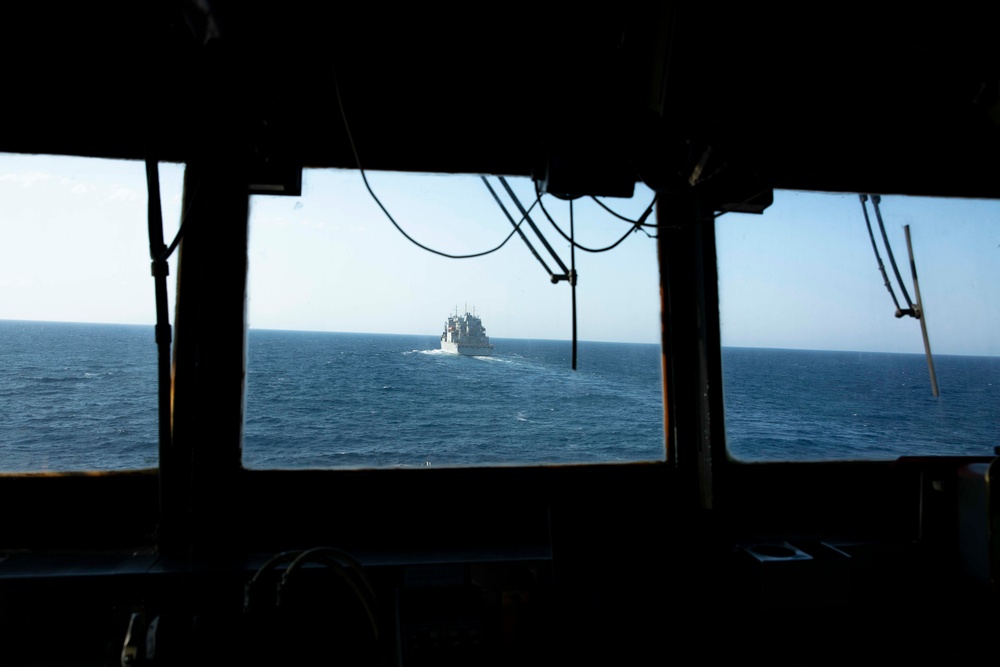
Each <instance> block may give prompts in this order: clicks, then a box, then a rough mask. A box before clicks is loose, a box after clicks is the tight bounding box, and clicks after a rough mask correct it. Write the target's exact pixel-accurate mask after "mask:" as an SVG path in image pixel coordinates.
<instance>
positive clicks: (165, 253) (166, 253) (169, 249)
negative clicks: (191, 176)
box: [160, 181, 201, 261]
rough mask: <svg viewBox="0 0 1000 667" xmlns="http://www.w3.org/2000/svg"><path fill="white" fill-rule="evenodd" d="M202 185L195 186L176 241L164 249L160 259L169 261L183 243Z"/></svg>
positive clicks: (182, 217)
mask: <svg viewBox="0 0 1000 667" xmlns="http://www.w3.org/2000/svg"><path fill="white" fill-rule="evenodd" d="M200 185H201V181H199V182H198V183H196V184H195V186H194V192H192V193H191V196H190V197H189V198H188V204H187V208H186V209H184V212H183V213H182V214H181V224H180V226H178V228H177V234H176V235H174V240H173V241H171V242H170V245H169V246H167V247H166V248H164V250H163V253H162V254H161V255H160V259H163V260H164V261H165V260H168V259H170V256H171V255H172V254H174V250H176V249H177V245H178V244H179V243H180V242H181V239H182V238H183V237H184V228H185V227H186V226H187V221H188V214H189V213H190V212H191V207H192V206H194V200H195V198H196V197H197V196H198V187H199V186H200Z"/></svg>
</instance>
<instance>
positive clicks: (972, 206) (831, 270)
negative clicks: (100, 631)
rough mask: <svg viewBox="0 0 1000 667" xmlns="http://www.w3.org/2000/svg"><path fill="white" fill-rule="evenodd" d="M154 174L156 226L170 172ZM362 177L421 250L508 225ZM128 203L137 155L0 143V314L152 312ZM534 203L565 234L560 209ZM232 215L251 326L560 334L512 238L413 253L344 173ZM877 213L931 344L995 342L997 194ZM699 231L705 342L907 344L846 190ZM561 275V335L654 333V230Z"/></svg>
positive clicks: (446, 191)
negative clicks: (706, 264) (907, 238)
mask: <svg viewBox="0 0 1000 667" xmlns="http://www.w3.org/2000/svg"><path fill="white" fill-rule="evenodd" d="M160 171H161V180H162V190H163V198H164V201H163V208H164V218H165V220H166V222H167V231H166V234H167V235H168V236H172V234H173V232H174V231H175V230H176V226H177V222H178V220H179V216H180V189H181V180H182V168H181V167H180V166H179V165H161V169H160ZM369 177H370V181H371V184H372V187H373V188H374V189H375V191H376V193H377V194H378V195H379V196H380V197H381V198H382V199H383V202H384V203H385V204H386V206H387V207H388V208H389V210H390V211H391V212H392V213H393V215H394V216H395V217H396V219H397V221H398V222H399V223H400V224H401V225H402V226H403V227H404V228H405V229H406V230H407V231H408V232H409V233H410V234H411V235H412V236H414V237H415V238H417V240H419V241H420V242H422V243H424V244H426V245H428V246H432V247H434V248H438V249H440V250H443V251H445V252H450V253H468V252H477V251H481V250H484V249H487V248H490V247H493V246H495V245H496V244H498V243H499V242H500V241H501V240H502V239H503V238H504V237H505V236H506V235H507V234H508V233H509V231H510V229H511V226H510V223H509V222H508V221H507V220H506V218H504V217H503V215H502V213H501V212H500V211H499V209H498V208H497V206H496V204H495V203H494V201H493V198H492V196H491V195H490V194H489V192H488V191H487V190H486V189H485V187H484V186H483V185H482V183H481V181H480V180H479V179H478V178H476V177H458V176H413V175H400V174H388V173H371V174H370V175H369ZM512 183H514V182H513V181H512ZM494 187H497V185H496V183H495V181H494ZM514 187H515V189H516V190H517V191H518V193H519V196H520V197H521V199H522V201H523V202H525V204H526V205H528V204H529V203H530V202H531V201H533V199H534V197H533V189H532V186H531V183H530V182H529V181H527V180H526V179H521V180H519V181H518V182H516V183H514ZM498 191H499V188H498ZM651 198H652V193H650V192H649V191H648V190H647V189H645V188H641V187H640V188H637V194H636V196H635V197H634V198H633V200H631V201H622V200H614V199H608V200H606V202H607V203H608V205H610V206H611V207H612V208H614V209H616V210H618V211H620V212H622V213H623V214H625V215H627V216H630V217H635V216H637V215H639V214H640V213H641V211H642V210H643V209H644V208H645V207H646V205H648V203H649V201H650V199H651ZM145 202H146V191H145V180H144V170H143V165H142V164H141V163H117V162H110V161H101V160H82V159H77V158H55V157H46V156H12V155H0V235H2V236H0V238H2V239H3V242H2V243H0V319H37V320H64V321H89V322H122V323H146V324H149V323H152V321H153V316H154V306H153V281H152V278H151V277H150V275H149V259H148V240H147V237H146V206H145ZM546 205H547V206H548V208H549V210H550V212H551V213H553V215H554V216H555V217H556V218H557V221H558V222H560V224H561V225H562V226H563V227H564V229H567V230H568V207H567V204H566V203H565V202H560V201H558V200H555V199H552V198H546ZM251 210H252V212H251V226H250V236H251V242H250V243H251V245H250V266H251V269H250V271H251V273H250V304H249V317H250V325H251V327H258V328H280V329H304V330H324V331H359V332H384V333H413V334H426V335H428V336H432V337H433V336H437V335H438V334H439V333H440V329H441V326H442V324H443V322H444V319H445V317H446V315H447V314H448V313H449V312H451V311H453V310H454V308H455V307H456V306H458V308H459V309H460V310H462V309H464V306H465V304H468V306H469V308H470V309H471V308H472V307H475V308H476V310H477V312H479V313H480V314H481V315H482V316H483V319H484V323H485V325H486V327H487V329H488V332H489V334H490V335H491V336H494V337H498V338H507V337H510V338H557V339H566V338H568V337H569V335H570V331H571V329H570V290H569V287H568V285H567V284H565V283H561V284H559V285H552V284H550V283H549V280H548V277H547V275H546V274H545V272H544V271H543V270H542V268H541V267H540V266H539V265H538V263H537V262H536V260H535V259H534V258H533V257H532V256H531V254H530V253H529V251H528V250H527V249H526V248H525V246H524V244H523V243H522V242H521V241H520V240H519V239H518V238H517V237H515V238H513V239H511V241H510V242H509V243H508V244H507V246H505V247H504V248H503V249H501V250H500V251H499V252H497V253H494V254H493V255H490V256H488V257H484V258H479V259H472V260H452V259H446V258H441V257H436V256H434V255H431V254H429V253H426V252H425V251H423V250H420V249H418V248H416V247H414V246H413V245H411V244H410V243H409V242H408V241H406V240H405V239H404V238H403V237H402V236H401V235H400V234H399V233H398V232H397V231H396V230H395V229H394V228H393V227H392V226H391V224H390V223H389V222H388V220H386V219H385V217H384V216H383V214H382V213H381V211H380V210H379V209H378V208H377V206H376V205H375V204H374V202H372V200H371V198H370V197H369V195H368V193H367V191H366V190H365V189H364V186H363V183H362V182H361V178H360V176H359V175H358V173H357V172H351V171H332V170H325V171H309V172H307V173H306V176H305V179H304V192H303V195H302V197H296V198H279V197H254V198H253V200H252V203H251ZM882 211H883V214H884V217H885V221H886V225H887V229H888V231H889V233H890V237H891V241H892V243H893V249H894V250H895V252H896V258H897V262H898V263H899V265H900V269H901V271H903V272H904V278H905V281H906V284H907V287H908V288H909V287H910V278H909V265H908V261H907V258H906V247H905V243H904V241H903V233H902V225H904V224H910V225H911V232H912V234H913V242H914V250H915V253H916V256H917V266H918V267H919V269H920V280H921V288H922V293H923V297H924V305H925V308H926V311H927V315H928V324H929V326H930V331H931V342H932V345H933V346H934V350H935V352H939V353H954V354H991V355H1000V342H998V338H1000V337H998V336H997V335H996V332H997V331H1000V299H997V298H996V296H995V295H994V294H993V293H992V290H993V289H994V288H995V287H996V286H997V285H1000V205H998V204H997V203H994V202H975V201H962V200H951V201H947V200H945V201H928V200H917V199H911V198H903V197H884V198H883V201H882ZM575 217H576V225H577V237H578V241H579V242H580V243H583V244H584V245H588V246H591V247H600V246H604V245H607V244H609V243H611V242H613V241H614V240H616V239H617V238H618V237H619V236H621V235H622V234H623V233H625V231H626V230H627V229H628V225H627V224H626V223H624V222H621V221H619V220H616V219H614V218H612V217H611V216H609V215H608V214H607V213H606V212H604V211H603V210H601V209H599V208H598V207H596V206H595V205H594V204H593V203H591V202H589V201H587V200H583V201H580V202H578V203H577V205H576V207H575ZM535 220H536V222H538V224H539V225H540V227H541V228H542V229H543V230H544V231H545V232H546V236H547V238H548V239H549V241H550V243H551V244H552V245H553V247H554V248H556V250H557V251H558V252H559V254H560V256H561V257H563V259H564V261H566V262H567V263H569V249H568V244H567V243H566V242H565V241H564V240H563V239H561V238H560V237H559V236H558V235H557V234H556V232H555V231H554V230H552V229H551V227H550V226H549V223H548V222H547V221H545V220H544V217H543V216H542V215H541V214H540V213H539V215H538V216H536V217H535ZM873 222H874V219H873ZM718 239H719V243H718V253H719V272H720V294H721V300H722V322H723V341H724V344H727V345H741V346H761V347H797V348H816V349H860V350H882V351H906V352H919V351H921V350H922V343H921V338H920V330H919V325H918V324H917V322H916V321H914V320H910V319H904V320H897V319H895V318H894V317H893V316H892V313H893V308H894V307H893V306H892V303H891V301H890V298H889V295H888V293H887V292H886V290H885V288H884V286H883V285H882V279H881V276H880V275H879V274H878V271H877V265H876V263H875V259H874V256H873V254H872V250H871V246H870V242H869V240H868V235H867V231H866V230H865V226H864V218H863V217H862V214H861V206H860V203H859V202H858V198H857V196H856V195H818V194H811V193H788V192H779V193H776V200H775V204H774V206H773V207H771V208H770V209H768V211H767V212H766V213H765V214H764V215H763V216H749V215H738V214H730V215H727V216H723V217H722V218H720V220H719V221H718ZM537 245H538V244H536V246H537ZM539 250H540V252H541V251H542V249H541V248H540V247H539ZM883 259H885V255H884V251H883ZM546 260H547V261H548V258H547V257H546ZM886 262H887V260H886ZM549 263H550V265H551V264H553V263H552V262H549ZM171 264H172V266H171V269H172V276H173V277H176V272H175V271H174V269H175V261H172V262H171ZM887 264H888V262H887ZM577 268H578V271H579V275H580V281H579V287H578V308H579V317H580V323H579V329H580V338H581V339H583V340H616V341H630V342H656V341H657V340H658V332H659V321H658V317H659V315H658V310H659V293H658V283H657V269H656V247H655V242H654V241H652V240H651V239H649V238H647V237H646V236H645V235H643V234H638V233H637V234H633V235H632V236H630V237H629V238H628V239H627V240H626V241H625V242H624V243H622V244H621V245H620V246H619V247H618V248H616V249H615V250H613V251H611V252H609V253H604V254H600V255H593V254H589V253H583V252H579V251H578V252H577ZM887 268H888V266H887ZM890 271H891V269H890ZM173 277H172V279H171V284H172V280H173ZM911 293H912V290H911Z"/></svg>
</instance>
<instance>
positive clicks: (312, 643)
mask: <svg viewBox="0 0 1000 667" xmlns="http://www.w3.org/2000/svg"><path fill="white" fill-rule="evenodd" d="M282 567H283V568H284V569H283V571H282ZM243 612H244V619H245V621H246V624H245V626H244V627H245V628H246V630H247V631H248V635H247V640H248V642H247V644H246V645H247V647H248V648H251V652H252V653H253V656H252V657H255V658H257V659H262V660H263V661H265V662H267V661H268V658H271V659H273V660H275V661H280V662H282V663H288V664H290V663H293V662H296V661H298V660H309V661H315V660H319V661H321V662H326V661H332V662H340V663H344V664H362V665H367V664H370V665H380V664H383V663H384V661H385V658H386V657H387V656H386V654H385V650H384V649H385V647H384V641H383V640H384V636H385V635H384V632H383V628H382V620H381V612H380V610H379V605H378V600H377V598H376V596H375V592H374V590H373V589H372V586H371V584H370V583H369V581H368V579H367V577H366V576H365V574H364V571H363V570H362V568H361V565H360V564H359V563H358V562H357V561H356V560H355V559H354V558H352V557H351V556H350V555H349V554H347V553H346V552H345V551H343V550H341V549H336V548H334V547H317V548H314V549H308V550H305V551H287V552H283V553H279V554H277V555H275V556H274V557H272V558H271V559H269V560H268V561H267V562H266V563H264V564H263V565H262V566H261V567H260V568H259V569H258V570H257V572H256V573H255V574H254V576H253V577H252V578H251V579H250V581H249V582H247V584H246V587H245V590H244V603H243Z"/></svg>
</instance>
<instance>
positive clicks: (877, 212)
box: [871, 195, 913, 313]
mask: <svg viewBox="0 0 1000 667" xmlns="http://www.w3.org/2000/svg"><path fill="white" fill-rule="evenodd" d="M871 198H872V207H873V208H874V209H875V218H876V219H877V220H878V227H879V230H880V231H881V232H882V242H883V243H885V252H886V254H887V255H889V264H891V265H892V272H893V273H894V274H896V282H898V283H899V290H900V291H901V292H902V293H903V298H904V299H905V300H906V305H907V306H908V307H909V309H910V312H911V313H912V312H913V302H912V301H910V295H909V294H907V292H906V285H904V284H903V279H902V278H901V277H900V275H899V268H897V267H896V258H895V257H893V255H892V246H890V245H889V236H888V235H887V234H886V233H885V225H884V224H882V211H880V210H879V207H878V204H879V201H880V200H881V199H882V198H881V197H880V196H879V195H871ZM896 308H897V309H898V308H899V306H898V305H897V306H896Z"/></svg>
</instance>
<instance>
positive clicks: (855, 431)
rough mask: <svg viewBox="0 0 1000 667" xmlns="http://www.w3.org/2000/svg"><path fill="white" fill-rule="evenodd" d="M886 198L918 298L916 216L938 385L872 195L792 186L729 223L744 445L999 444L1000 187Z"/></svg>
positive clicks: (735, 397)
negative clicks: (984, 192)
mask: <svg viewBox="0 0 1000 667" xmlns="http://www.w3.org/2000/svg"><path fill="white" fill-rule="evenodd" d="M866 206H867V211H868V215H869V219H870V221H871V225H872V231H873V234H874V237H875V239H876V242H877V247H878V250H879V254H880V256H881V259H882V262H883V265H884V267H885V270H886V274H887V275H888V277H889V280H890V281H891V284H892V286H893V291H894V293H895V295H896V298H897V299H898V300H899V302H900V305H901V308H902V309H907V303H906V300H905V297H904V295H903V290H902V289H901V288H900V285H899V283H898V281H897V280H896V276H895V274H894V271H893V269H892V266H891V263H890V260H889V256H888V253H887V251H886V249H885V244H884V242H883V240H882V235H881V232H880V229H879V226H878V220H877V217H876V213H875V209H874V206H873V204H872V202H871V200H869V201H868V202H866ZM879 212H880V213H881V215H882V218H883V221H884V225H885V231H886V234H887V236H888V238H889V242H890V247H891V249H892V252H893V254H894V257H895V260H896V264H897V266H898V268H899V272H900V275H901V276H902V282H903V285H904V286H905V289H906V292H907V293H908V295H909V297H910V299H911V300H915V299H916V294H915V290H914V285H913V278H912V275H911V271H910V263H909V257H908V253H907V246H906V240H905V234H904V225H909V226H910V233H911V239H912V246H913V252H914V258H915V262H916V266H917V267H918V269H919V274H918V278H919V287H920V292H921V297H922V299H923V303H922V306H923V311H924V316H925V322H926V325H927V329H928V336H929V341H930V346H931V350H932V352H933V360H934V365H935V369H936V376H937V380H938V385H939V388H940V396H939V397H937V398H935V397H934V396H933V394H932V390H931V383H930V374H929V370H928V364H927V360H926V357H925V354H924V344H923V338H922V335H921V326H920V322H919V320H917V319H914V318H912V317H909V316H905V315H904V316H903V317H901V318H897V317H895V311H896V306H895V304H894V303H893V300H892V297H891V296H890V294H889V291H888V290H887V289H886V287H885V284H884V280H883V277H882V275H881V273H880V272H879V270H878V260H877V259H876V257H875V253H874V251H873V249H872V243H871V240H870V238H869V234H868V230H867V228H866V225H865V217H864V213H863V209H862V204H861V201H860V200H859V197H858V195H833V194H814V193H803V192H779V193H776V194H775V203H774V205H773V206H772V207H771V208H769V209H768V210H767V211H765V212H764V215H763V216H762V217H756V216H746V215H735V214H730V215H726V216H723V217H721V218H719V220H718V221H717V223H716V224H717V252H718V261H719V293H720V296H719V300H720V316H721V321H722V340H723V356H722V360H723V369H724V382H723V385H724V392H725V409H726V437H727V442H728V446H729V451H730V453H731V454H732V456H734V457H736V458H739V459H749V460H825V459H894V458H897V457H899V456H909V455H920V456H929V455H977V456H990V455H992V454H993V448H994V446H996V445H998V444H1000V440H998V433H1000V337H998V336H997V335H996V332H997V331H1000V299H997V297H996V294H995V289H996V286H997V285H1000V202H992V201H970V200H957V199H927V198H911V197H900V196H895V197H882V198H881V203H880V204H879Z"/></svg>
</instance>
